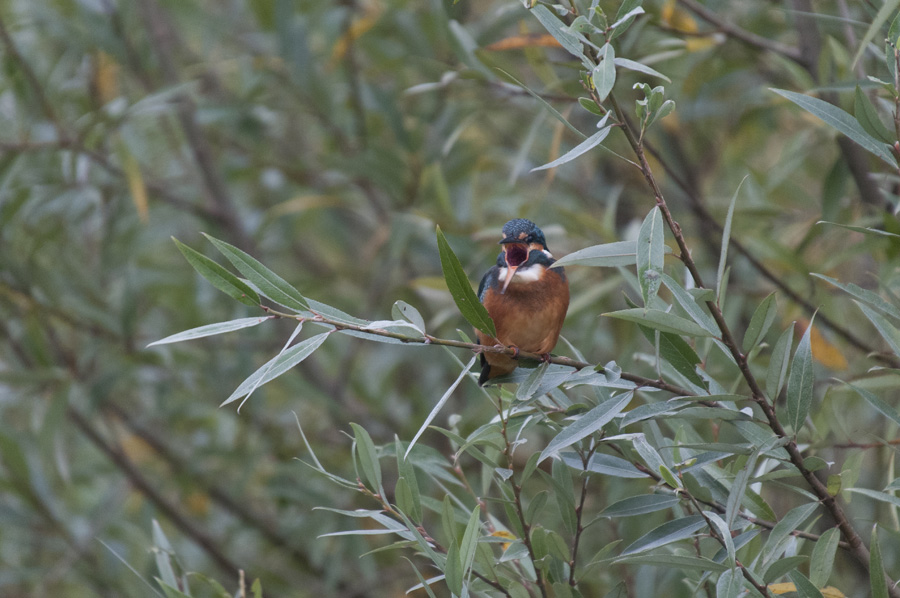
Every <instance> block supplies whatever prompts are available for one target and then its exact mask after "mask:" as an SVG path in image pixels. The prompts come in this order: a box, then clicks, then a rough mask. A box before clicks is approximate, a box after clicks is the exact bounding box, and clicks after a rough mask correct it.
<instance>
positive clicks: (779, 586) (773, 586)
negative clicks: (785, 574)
mask: <svg viewBox="0 0 900 598" xmlns="http://www.w3.org/2000/svg"><path fill="white" fill-rule="evenodd" d="M766 587H768V588H769V591H770V592H772V593H773V594H787V593H788V592H796V591H797V586H795V585H794V584H792V583H790V582H788V583H770V584H769V585H768V586H766Z"/></svg>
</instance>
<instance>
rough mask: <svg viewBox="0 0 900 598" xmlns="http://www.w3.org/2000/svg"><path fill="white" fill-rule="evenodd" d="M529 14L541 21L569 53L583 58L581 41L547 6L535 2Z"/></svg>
mask: <svg viewBox="0 0 900 598" xmlns="http://www.w3.org/2000/svg"><path fill="white" fill-rule="evenodd" d="M531 14H533V15H534V16H535V17H537V20H538V21H540V22H541V25H543V26H544V29H546V30H547V33H549V34H550V35H552V36H553V37H554V38H555V39H556V41H558V42H559V44H560V45H561V46H562V47H563V48H565V49H566V51H567V52H569V54H571V55H572V56H575V57H576V58H579V59H583V58H584V48H583V47H582V45H581V41H579V39H578V37H577V36H576V35H574V34H573V33H572V32H571V31H569V29H568V27H567V26H566V24H565V23H563V22H562V21H560V20H559V19H558V18H557V17H556V15H554V14H553V13H552V12H550V9H549V8H547V7H546V6H544V5H543V4H536V5H535V6H534V7H533V8H532V9H531Z"/></svg>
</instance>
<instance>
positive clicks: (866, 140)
mask: <svg viewBox="0 0 900 598" xmlns="http://www.w3.org/2000/svg"><path fill="white" fill-rule="evenodd" d="M772 91H774V92H775V93H777V94H778V95H780V96H782V97H783V98H786V99H788V100H790V101H791V102H793V103H795V104H797V105H798V106H800V107H801V108H803V109H804V110H806V111H807V112H809V113H810V114H812V115H814V116H817V117H819V118H820V119H822V120H823V121H825V123H827V124H828V125H830V126H832V127H834V128H835V129H837V130H838V131H840V132H841V133H843V134H844V135H846V136H847V137H849V138H850V139H851V140H852V141H853V142H855V143H857V144H858V145H860V146H861V147H862V148H863V149H865V150H866V151H869V152H871V153H873V154H875V155H876V156H878V157H879V158H881V159H882V160H884V161H885V162H887V163H888V164H890V165H891V166H892V167H895V168H896V166H897V162H896V161H895V160H894V158H893V156H892V155H891V152H890V150H889V149H888V145H887V144H886V143H882V142H880V141H878V140H877V139H875V138H874V137H872V136H871V135H869V134H868V133H866V131H865V130H864V129H863V128H862V127H861V126H860V124H859V123H858V122H856V119H855V118H853V117H852V116H850V115H849V114H848V113H847V112H845V111H844V110H841V109H840V108H838V107H837V106H833V105H831V104H829V103H828V102H825V101H823V100H820V99H818V98H813V97H810V96H807V95H803V94H802V93H795V92H793V91H787V90H784V89H772Z"/></svg>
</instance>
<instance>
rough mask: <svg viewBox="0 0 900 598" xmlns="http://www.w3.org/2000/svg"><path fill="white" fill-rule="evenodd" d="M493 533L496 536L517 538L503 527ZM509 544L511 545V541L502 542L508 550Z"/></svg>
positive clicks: (508, 538) (510, 538)
mask: <svg viewBox="0 0 900 598" xmlns="http://www.w3.org/2000/svg"><path fill="white" fill-rule="evenodd" d="M491 535H492V536H494V537H495V538H506V539H507V540H515V539H516V537H515V536H514V535H512V534H511V533H509V532H508V531H506V530H502V529H498V530H497V531H495V532H494V533H492V534H491ZM509 545H510V542H504V543H503V544H501V546H502V547H503V550H506V549H507V548H509Z"/></svg>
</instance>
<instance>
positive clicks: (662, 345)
mask: <svg viewBox="0 0 900 598" xmlns="http://www.w3.org/2000/svg"><path fill="white" fill-rule="evenodd" d="M640 330H641V332H642V333H643V334H644V336H645V337H646V338H647V340H648V341H650V343H651V344H653V343H656V331H654V330H651V329H650V328H647V327H646V326H641V327H640ZM659 356H660V357H661V358H662V359H663V360H665V361H666V362H667V363H668V364H669V365H671V366H672V367H673V368H675V370H676V371H678V373H679V374H681V375H682V376H684V377H685V378H687V379H688V380H690V381H691V382H692V383H693V384H696V385H697V386H701V387H702V386H704V384H705V382H704V380H703V378H701V377H700V375H699V374H698V373H697V366H698V365H700V356H699V355H697V352H696V351H694V348H693V347H691V345H690V344H688V342H687V341H686V340H684V339H683V338H681V337H680V336H678V335H677V334H672V333H670V332H660V333H659Z"/></svg>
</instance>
